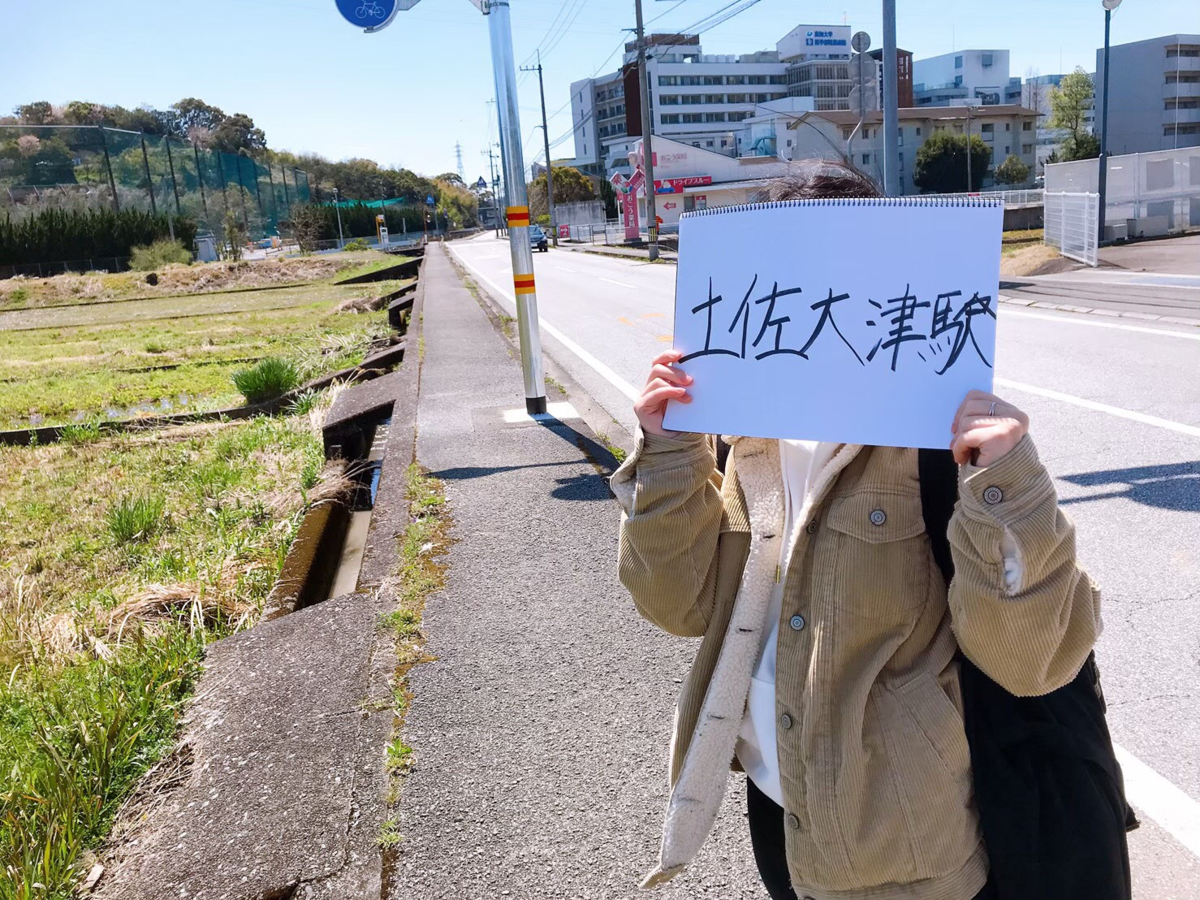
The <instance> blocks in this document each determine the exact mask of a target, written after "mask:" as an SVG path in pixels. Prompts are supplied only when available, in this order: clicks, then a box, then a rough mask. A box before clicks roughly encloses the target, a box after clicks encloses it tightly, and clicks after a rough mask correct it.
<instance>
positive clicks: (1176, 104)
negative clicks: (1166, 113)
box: [1163, 97, 1200, 110]
mask: <svg viewBox="0 0 1200 900" xmlns="http://www.w3.org/2000/svg"><path fill="white" fill-rule="evenodd" d="M1163 109H1169V110H1176V109H1200V98H1196V97H1171V98H1170V99H1168V100H1164V101H1163Z"/></svg>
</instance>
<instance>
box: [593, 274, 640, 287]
mask: <svg viewBox="0 0 1200 900" xmlns="http://www.w3.org/2000/svg"><path fill="white" fill-rule="evenodd" d="M600 280H601V281H607V282H608V283H609V284H616V285H620V286H621V287H624V288H636V287H637V285H636V284H630V283H629V282H628V281H617V279H615V278H605V277H604V276H603V275H601V276H600Z"/></svg>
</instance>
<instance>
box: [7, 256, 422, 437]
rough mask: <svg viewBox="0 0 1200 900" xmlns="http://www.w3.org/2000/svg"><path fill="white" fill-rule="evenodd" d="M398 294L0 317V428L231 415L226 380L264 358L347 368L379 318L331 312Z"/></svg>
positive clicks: (140, 305) (205, 299)
mask: <svg viewBox="0 0 1200 900" xmlns="http://www.w3.org/2000/svg"><path fill="white" fill-rule="evenodd" d="M359 268H361V267H359ZM355 271H357V268H356V269H355ZM67 277H73V276H67ZM52 280H53V279H47V281H52ZM402 284H403V282H378V283H374V284H368V285H359V286H346V287H338V286H335V285H333V284H330V283H329V280H328V279H325V280H321V281H317V282H314V283H312V284H306V285H290V286H285V287H272V288H265V289H261V290H236V291H224V292H219V293H199V294H184V295H175V296H167V297H152V298H147V299H140V300H123V301H112V300H109V301H99V300H98V301H95V302H90V303H76V304H75V305H71V306H66V305H50V306H44V307H37V308H26V309H18V310H9V311H5V312H0V428H24V427H36V426H38V425H43V424H61V423H68V422H83V421H89V420H92V419H97V418H100V419H103V418H125V417H129V416H136V415H139V414H149V413H161V412H188V411H195V410H204V409H216V408H220V407H222V406H226V405H236V404H237V403H239V402H241V401H240V397H239V395H238V392H237V391H236V389H235V388H234V387H233V383H232V381H231V380H230V379H231V376H232V374H233V373H234V372H235V371H236V370H238V369H240V368H244V367H246V366H248V365H252V364H253V363H254V362H256V361H257V360H259V359H262V358H264V357H268V356H278V357H283V358H287V359H290V360H292V361H293V362H295V364H296V365H297V368H298V369H299V370H300V372H301V374H302V376H303V377H305V378H312V377H317V376H319V375H323V374H326V373H328V372H332V371H336V370H338V369H340V368H344V367H346V366H349V365H354V364H356V363H358V362H360V361H361V360H362V358H363V356H364V355H365V354H366V352H367V350H368V348H369V347H370V345H371V343H372V341H374V340H376V339H378V338H380V337H382V336H383V335H384V334H385V333H386V313H384V312H377V313H351V312H338V311H337V309H336V308H337V306H338V304H339V303H341V302H342V301H345V300H349V299H354V298H359V297H365V296H371V295H375V296H377V295H379V294H382V293H386V292H388V291H391V290H395V289H396V288H398V287H400V286H401V285H402Z"/></svg>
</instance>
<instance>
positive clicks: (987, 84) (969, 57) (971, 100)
mask: <svg viewBox="0 0 1200 900" xmlns="http://www.w3.org/2000/svg"><path fill="white" fill-rule="evenodd" d="M1020 102H1021V79H1020V78H1009V76H1008V51H1007V50H959V51H957V52H955V53H945V54H942V55H941V56H933V57H930V58H929V59H918V60H916V61H915V62H914V63H913V106H963V105H971V104H979V105H982V106H999V105H1001V104H1004V105H1014V104H1018V103H1020Z"/></svg>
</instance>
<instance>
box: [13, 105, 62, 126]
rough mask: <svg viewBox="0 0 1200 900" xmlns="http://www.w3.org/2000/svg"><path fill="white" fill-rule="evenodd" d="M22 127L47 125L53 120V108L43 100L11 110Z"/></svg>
mask: <svg viewBox="0 0 1200 900" xmlns="http://www.w3.org/2000/svg"><path fill="white" fill-rule="evenodd" d="M13 112H15V113H16V114H17V118H18V119H20V120H21V124H22V125H48V124H49V123H50V121H51V120H52V119H53V118H54V107H53V106H51V105H50V104H49V103H47V102H46V101H45V100H37V101H35V102H34V103H26V104H25V105H24V106H18V107H17V108H16V109H14V110H13Z"/></svg>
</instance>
